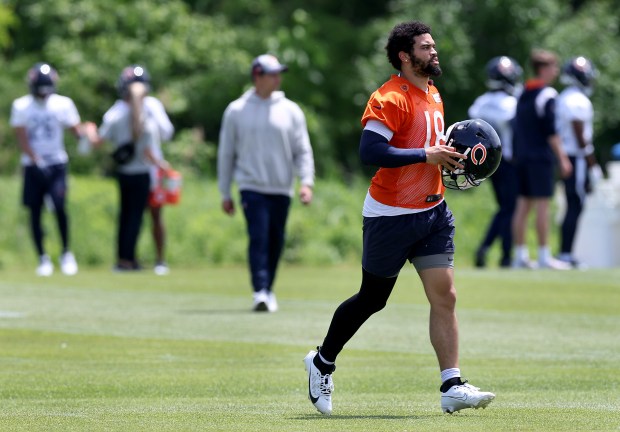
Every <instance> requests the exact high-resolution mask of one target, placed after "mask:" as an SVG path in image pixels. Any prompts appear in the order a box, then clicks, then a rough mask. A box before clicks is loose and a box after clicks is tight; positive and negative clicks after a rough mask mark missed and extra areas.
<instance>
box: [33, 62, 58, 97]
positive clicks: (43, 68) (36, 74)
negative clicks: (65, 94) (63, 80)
mask: <svg viewBox="0 0 620 432" xmlns="http://www.w3.org/2000/svg"><path fill="white" fill-rule="evenodd" d="M57 82H58V73H57V72H56V70H55V69H54V68H53V67H51V66H50V65H49V64H47V63H37V64H35V65H34V66H33V67H31V68H30V70H29V71H28V87H30V93H31V94H32V95H33V96H36V97H40V98H44V97H47V96H49V95H51V94H52V93H56V83H57Z"/></svg>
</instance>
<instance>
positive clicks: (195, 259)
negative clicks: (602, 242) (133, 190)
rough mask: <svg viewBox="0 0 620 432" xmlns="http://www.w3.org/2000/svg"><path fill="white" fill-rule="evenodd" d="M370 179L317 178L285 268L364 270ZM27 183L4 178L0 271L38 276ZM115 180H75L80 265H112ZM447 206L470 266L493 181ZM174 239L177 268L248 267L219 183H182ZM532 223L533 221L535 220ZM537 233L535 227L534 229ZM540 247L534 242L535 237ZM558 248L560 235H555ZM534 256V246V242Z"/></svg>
mask: <svg viewBox="0 0 620 432" xmlns="http://www.w3.org/2000/svg"><path fill="white" fill-rule="evenodd" d="M367 188H368V180H367V179H363V180H362V179H361V177H356V178H355V179H354V180H352V181H350V182H349V184H344V183H343V182H342V181H340V180H323V179H319V181H318V182H317V184H316V187H315V199H314V201H313V202H312V204H311V205H310V206H303V205H302V204H300V202H299V200H297V199H295V200H294V201H293V204H292V208H291V212H290V216H289V221H288V227H287V239H286V248H285V251H284V255H283V262H284V263H285V264H303V265H317V266H319V265H320V266H326V265H328V266H332V265H341V264H354V265H358V264H359V263H360V262H361V250H362V216H361V208H362V202H363V200H364V196H365V194H366V190H367ZM20 194H21V180H19V179H18V178H17V177H15V176H14V177H10V178H6V177H4V178H3V177H0V196H1V197H2V200H1V201H0V226H3V227H5V229H4V230H1V231H0V270H1V269H3V268H5V269H10V268H23V269H24V270H25V271H27V272H31V271H32V272H33V271H34V267H35V264H36V262H37V261H36V260H37V257H36V254H35V251H34V248H33V246H32V240H31V237H30V231H29V225H28V214H27V211H26V209H25V208H24V207H22V206H20V205H19V203H20V197H21V195H20ZM117 194H118V192H117V186H116V182H115V180H113V179H111V178H106V177H98V176H72V177H71V178H70V190H69V199H68V205H69V215H70V228H71V229H70V231H71V244H72V249H73V251H74V252H75V254H76V257H77V259H78V261H79V263H80V265H81V266H82V267H91V268H95V267H109V268H111V266H112V264H113V262H114V252H115V249H114V248H115V234H116V220H117V211H118V197H117ZM446 200H447V202H448V205H449V206H450V208H451V210H452V211H453V213H454V214H455V216H456V227H457V235H456V248H457V254H456V263H457V265H459V266H465V267H467V266H471V265H472V260H473V255H474V249H475V247H476V246H477V244H478V242H479V241H480V240H481V238H482V236H483V234H484V233H483V229H484V228H485V227H486V223H487V221H488V219H489V218H490V216H491V214H492V212H493V211H494V208H495V203H494V201H493V199H492V188H491V185H490V183H488V184H487V183H483V184H482V185H481V186H480V187H478V188H476V189H472V190H467V191H451V190H449V191H447V195H446ZM163 214H164V220H165V221H166V228H167V233H168V242H167V243H168V244H167V258H168V261H169V263H170V265H171V266H172V267H173V268H175V267H177V268H178V267H202V266H204V265H210V264H211V265H223V264H226V265H228V264H239V265H245V263H246V248H247V235H246V233H245V229H246V227H245V220H244V218H243V216H242V214H241V213H239V212H237V213H236V214H235V215H234V217H230V216H228V215H226V214H224V212H222V210H221V208H220V197H219V193H218V191H217V185H216V182H215V181H214V180H212V179H207V178H204V177H197V176H193V177H192V176H189V177H186V178H184V185H183V192H182V197H181V202H180V203H179V205H176V206H167V207H165V208H164V213H163ZM532 222H533V220H532ZM43 223H44V228H45V232H46V234H47V235H46V239H45V244H46V247H47V251H48V253H49V254H50V255H51V256H52V259H53V260H54V261H55V262H57V258H58V255H59V254H60V240H59V238H58V230H57V228H56V224H55V219H54V217H53V215H52V214H51V213H49V212H45V213H44V215H43ZM150 228H151V224H150V218H149V216H148V215H147V214H145V219H144V225H143V230H142V234H141V236H140V240H139V245H138V255H139V257H140V258H141V260H142V261H143V263H144V264H145V265H146V266H150V265H152V264H153V261H154V258H155V257H154V245H153V241H152V238H151V235H150V232H149V231H150ZM532 232H533V226H532ZM529 240H530V241H532V242H533V241H534V240H535V239H534V236H533V235H531V236H530V239H529ZM551 244H552V245H556V244H557V232H556V230H554V231H553V232H552V243H551ZM531 246H532V250H535V249H534V248H535V245H534V244H533V243H532V244H531ZM498 262H499V244H495V245H494V246H493V248H492V249H491V251H490V255H489V266H490V267H496V266H497V264H498Z"/></svg>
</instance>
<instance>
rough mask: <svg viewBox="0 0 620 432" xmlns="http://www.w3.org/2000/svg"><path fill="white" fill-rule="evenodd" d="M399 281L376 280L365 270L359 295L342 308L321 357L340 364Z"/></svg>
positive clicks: (340, 307)
mask: <svg viewBox="0 0 620 432" xmlns="http://www.w3.org/2000/svg"><path fill="white" fill-rule="evenodd" d="M395 283H396V277H392V278H385V277H381V276H375V275H373V274H370V273H368V272H367V271H366V270H364V269H362V286H361V287H360V290H359V292H358V293H357V294H355V295H354V296H353V297H351V298H349V299H347V300H345V301H344V302H342V303H341V304H340V306H338V308H337V309H336V312H334V317H333V318H332V322H331V324H330V326H329V330H328V331H327V336H325V340H324V341H323V345H322V346H321V348H320V352H321V355H322V356H323V357H324V358H325V360H328V361H334V362H335V361H336V357H337V356H338V354H339V353H340V351H342V348H343V347H344V345H345V344H346V343H347V342H348V341H349V339H351V338H352V337H353V335H354V334H355V333H356V332H357V330H359V328H360V327H361V326H362V324H364V322H366V320H367V319H368V318H370V316H371V315H372V314H374V313H375V312H379V311H380V310H381V309H383V308H384V307H385V305H386V304H387V300H388V298H389V297H390V294H391V293H392V289H393V288H394V284H395Z"/></svg>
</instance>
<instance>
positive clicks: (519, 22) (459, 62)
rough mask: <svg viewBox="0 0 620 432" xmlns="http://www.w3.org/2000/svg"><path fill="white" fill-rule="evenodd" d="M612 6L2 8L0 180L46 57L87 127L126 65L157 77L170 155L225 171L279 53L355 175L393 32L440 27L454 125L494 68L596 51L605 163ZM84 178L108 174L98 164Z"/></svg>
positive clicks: (330, 151)
mask: <svg viewBox="0 0 620 432" xmlns="http://www.w3.org/2000/svg"><path fill="white" fill-rule="evenodd" d="M616 6H617V4H616V2H615V1H614V0H572V1H570V2H567V1H563V0H523V1H519V2H513V1H510V0H462V1H461V0H438V1H434V2H424V1H419V0H391V1H384V2H366V1H362V0H351V1H347V2H332V1H327V0H316V1H313V2H306V1H301V0H287V1H283V0H235V1H224V0H219V1H218V0H185V1H184V0H117V1H114V2H101V1H98V0H53V1H52V0H4V1H3V2H0V68H1V69H2V80H0V94H2V99H1V101H0V173H4V174H11V173H14V172H15V171H14V170H15V169H16V165H17V152H16V151H15V146H16V143H15V139H14V137H13V134H12V132H11V131H10V128H9V126H8V123H7V122H8V116H9V109H10V104H11V101H12V100H13V99H14V98H16V97H18V96H20V95H22V94H23V93H25V92H26V86H25V82H24V77H25V72H26V70H27V69H28V68H29V67H30V66H32V64H33V63H35V62H36V61H48V62H50V63H51V64H52V65H54V66H55V67H56V68H57V69H58V71H59V73H60V76H61V82H60V85H59V92H60V93H63V94H65V95H68V96H70V97H72V98H73V99H74V100H75V102H76V104H77V106H78V109H79V110H80V113H81V114H82V117H83V118H84V119H89V120H94V121H97V122H99V121H100V119H101V116H102V114H103V113H104V112H105V110H106V109H107V108H108V107H109V106H110V105H111V103H112V102H113V101H114V99H115V97H116V94H115V89H114V84H115V81H116V78H117V76H118V73H119V72H120V70H121V69H122V67H124V66H125V65H127V64H130V63H142V64H144V65H146V66H147V68H148V69H149V71H150V72H151V75H152V77H153V84H154V85H153V87H154V93H155V95H156V96H158V97H159V98H161V99H162V101H163V102H164V104H165V105H166V108H167V109H168V111H169V112H170V114H171V117H172V119H173V122H174V124H175V126H176V128H177V135H176V137H175V140H174V142H173V144H171V145H170V146H168V151H167V157H168V158H169V159H170V160H171V161H172V162H173V163H175V164H177V165H178V166H183V167H184V168H185V169H188V170H191V171H193V172H194V173H196V174H198V175H207V176H213V175H214V159H215V153H216V151H215V149H216V145H217V136H218V132H219V125H220V121H221V115H222V113H223V111H224V108H225V107H226V105H227V104H228V103H229V102H230V101H231V100H232V99H234V98H236V97H238V96H239V95H240V94H241V93H242V91H243V89H244V88H245V87H247V86H248V85H249V79H248V78H249V75H248V67H249V64H250V62H251V60H252V58H253V57H255V56H256V55H258V54H260V53H262V52H272V53H274V54H276V55H278V56H279V57H280V58H281V59H282V60H283V61H284V62H286V63H287V64H289V66H290V72H289V73H288V74H287V76H286V77H285V80H284V83H283V89H284V90H285V91H286V93H287V95H288V96H289V97H291V98H292V99H294V100H296V101H298V102H299V103H300V104H301V106H302V107H303V109H304V111H305V113H306V115H307V117H308V123H309V128H310V133H311V138H312V143H313V146H314V149H315V154H316V159H317V170H318V174H319V175H320V176H337V177H339V178H342V176H344V178H345V179H346V178H348V176H349V175H350V174H355V173H359V172H361V171H362V172H363V171H365V169H364V168H362V167H361V166H360V164H359V161H358V157H357V145H358V140H359V128H360V126H359V118H360V115H361V112H362V110H363V106H364V104H365V102H366V100H367V98H368V95H369V93H370V92H371V91H372V90H374V89H375V88H376V87H377V86H378V85H379V84H380V83H382V82H383V81H385V79H387V78H388V76H389V74H390V73H392V72H393V71H392V70H391V68H390V66H389V65H388V63H387V61H386V59H385V53H384V50H383V46H384V44H385V39H386V36H387V33H388V32H389V30H390V29H391V28H392V26H393V25H394V24H396V23H397V22H400V21H404V20H409V19H420V20H423V21H425V22H427V23H429V24H431V26H432V27H433V35H434V37H435V39H436V41H437V43H438V50H439V55H440V60H441V63H442V67H443V70H444V74H443V76H442V77H441V78H440V79H438V80H437V84H438V86H439V88H440V90H441V92H442V95H443V97H444V100H445V102H446V117H447V122H448V123H451V122H454V121H457V120H462V119H463V118H466V116H467V107H468V106H469V105H470V104H471V102H472V101H473V99H474V98H475V97H476V96H477V95H478V94H479V93H480V92H482V91H483V90H484V78H485V77H484V65H485V63H486V62H487V61H488V60H489V59H490V58H491V57H493V56H496V55H502V54H506V55H511V56H513V57H515V58H516V59H517V60H518V61H519V62H520V63H521V64H522V65H523V66H524V67H525V68H526V71H527V66H528V65H527V57H528V53H529V51H530V49H531V48H534V47H544V48H548V49H553V50H556V51H557V52H558V53H559V54H560V56H561V57H562V59H567V58H569V57H572V56H575V55H586V56H588V57H590V58H591V59H592V60H593V62H594V63H595V64H596V65H597V66H598V68H599V69H600V72H601V73H600V79H599V83H598V86H597V91H596V93H595V95H594V98H593V99H594V105H595V109H596V125H595V132H596V133H595V143H596V145H597V146H598V152H599V158H600V159H601V160H602V161H605V160H607V158H608V154H609V151H608V150H609V147H610V146H611V145H612V144H614V143H616V142H617V141H620V137H619V136H618V135H620V134H618V126H619V122H620V119H619V117H618V115H617V113H618V112H619V111H620V98H619V97H618V95H619V94H620V80H618V79H617V78H618V77H619V76H620V50H618V49H616V48H615V47H617V46H619V42H620V16H619V15H618V13H617V7H616ZM73 169H74V172H76V173H92V172H96V171H97V170H100V168H99V166H98V164H97V162H96V160H94V159H93V160H89V161H81V162H80V163H79V164H74V167H73Z"/></svg>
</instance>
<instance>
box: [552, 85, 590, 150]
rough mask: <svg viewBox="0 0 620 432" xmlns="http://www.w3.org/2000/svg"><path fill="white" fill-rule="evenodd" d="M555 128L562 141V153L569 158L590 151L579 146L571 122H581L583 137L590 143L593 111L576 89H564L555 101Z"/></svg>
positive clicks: (588, 102)
mask: <svg viewBox="0 0 620 432" xmlns="http://www.w3.org/2000/svg"><path fill="white" fill-rule="evenodd" d="M555 110H556V111H555V112H556V114H555V119H556V127H557V131H558V133H559V134H560V139H561V140H562V146H563V147H564V151H565V152H566V154H567V155H569V156H585V155H586V154H587V153H589V152H590V151H591V149H588V148H586V149H583V148H581V147H580V146H579V142H578V141H577V137H575V131H574V129H573V125H572V122H573V121H575V120H576V121H582V122H583V135H584V138H585V140H586V142H587V143H589V144H591V143H592V129H593V128H592V122H593V119H594V109H593V108H592V102H591V101H590V99H589V98H588V97H587V96H586V95H585V94H584V93H583V92H582V91H581V90H580V89H579V88H577V87H575V86H570V87H567V88H565V89H564V90H563V91H562V92H561V93H560V96H558V99H557V101H556V109H555Z"/></svg>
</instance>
